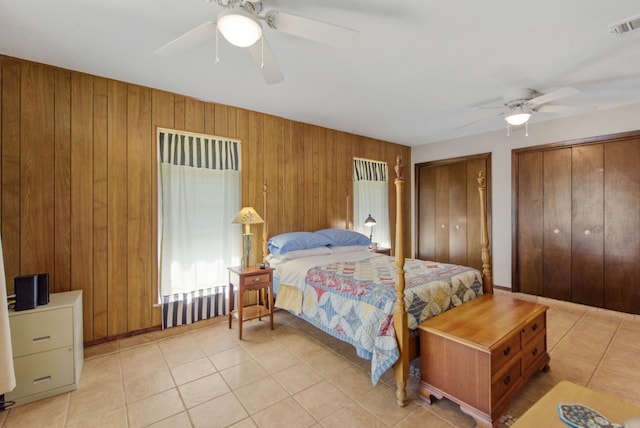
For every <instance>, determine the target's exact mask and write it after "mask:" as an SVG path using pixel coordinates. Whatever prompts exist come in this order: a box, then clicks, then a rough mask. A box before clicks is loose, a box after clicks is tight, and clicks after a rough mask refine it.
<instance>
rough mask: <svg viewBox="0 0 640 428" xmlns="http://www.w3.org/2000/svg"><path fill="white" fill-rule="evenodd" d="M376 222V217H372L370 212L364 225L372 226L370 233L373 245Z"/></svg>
mask: <svg viewBox="0 0 640 428" xmlns="http://www.w3.org/2000/svg"><path fill="white" fill-rule="evenodd" d="M376 224H377V223H376V219H375V218H373V217H371V214H369V217H367V219H366V220H365V221H364V225H365V226H367V227H370V228H371V234H370V235H369V241H371V245H373V226H375V225H376Z"/></svg>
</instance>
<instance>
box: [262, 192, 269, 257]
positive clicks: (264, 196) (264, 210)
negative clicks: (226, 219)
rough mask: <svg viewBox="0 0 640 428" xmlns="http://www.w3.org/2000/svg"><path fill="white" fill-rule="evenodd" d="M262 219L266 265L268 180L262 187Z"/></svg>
mask: <svg viewBox="0 0 640 428" xmlns="http://www.w3.org/2000/svg"><path fill="white" fill-rule="evenodd" d="M262 219H263V220H264V223H263V224H262V262H263V263H264V261H265V259H266V258H267V237H268V236H269V231H268V228H267V225H268V224H269V221H268V220H267V180H264V184H263V185H262Z"/></svg>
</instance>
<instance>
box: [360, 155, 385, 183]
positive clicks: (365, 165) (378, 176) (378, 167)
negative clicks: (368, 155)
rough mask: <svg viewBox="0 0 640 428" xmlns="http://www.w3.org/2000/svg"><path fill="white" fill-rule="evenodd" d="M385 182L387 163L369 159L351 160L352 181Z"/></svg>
mask: <svg viewBox="0 0 640 428" xmlns="http://www.w3.org/2000/svg"><path fill="white" fill-rule="evenodd" d="M362 180H366V181H385V182H386V181H387V163H386V162H378V161H374V160H369V159H359V158H354V159H353V181H362Z"/></svg>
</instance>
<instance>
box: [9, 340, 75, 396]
mask: <svg viewBox="0 0 640 428" xmlns="http://www.w3.org/2000/svg"><path fill="white" fill-rule="evenodd" d="M73 364H74V361H73V348H72V347H71V346H69V347H64V348H60V349H54V350H53V351H46V352H41V353H39V354H33V355H26V356H24V357H19V358H14V360H13V367H14V370H15V373H16V379H19V380H20V381H19V382H16V387H15V389H14V390H13V391H11V392H10V393H8V394H6V395H7V398H8V399H9V400H15V399H19V398H22V397H27V396H29V395H33V394H37V393H41V392H45V391H49V390H52V389H54V388H59V387H62V386H65V385H73V384H74V382H75V379H74V374H73V371H74V366H73ZM73 389H75V388H73Z"/></svg>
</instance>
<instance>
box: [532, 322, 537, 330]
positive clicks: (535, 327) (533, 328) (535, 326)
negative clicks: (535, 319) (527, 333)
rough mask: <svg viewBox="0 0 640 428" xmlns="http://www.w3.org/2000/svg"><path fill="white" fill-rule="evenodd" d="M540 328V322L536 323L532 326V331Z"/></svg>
mask: <svg viewBox="0 0 640 428" xmlns="http://www.w3.org/2000/svg"><path fill="white" fill-rule="evenodd" d="M537 329H538V323H535V324H534V325H532V326H531V331H536V330H537Z"/></svg>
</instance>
